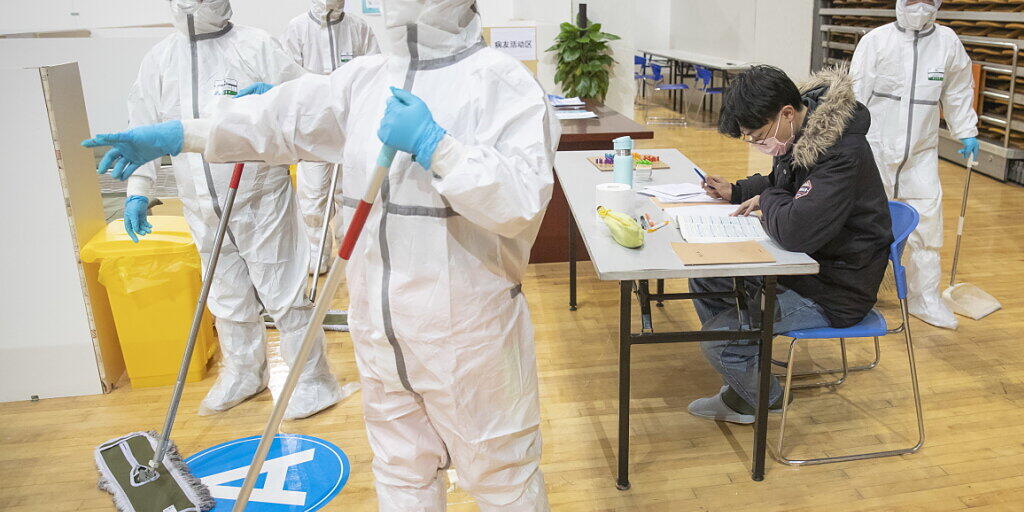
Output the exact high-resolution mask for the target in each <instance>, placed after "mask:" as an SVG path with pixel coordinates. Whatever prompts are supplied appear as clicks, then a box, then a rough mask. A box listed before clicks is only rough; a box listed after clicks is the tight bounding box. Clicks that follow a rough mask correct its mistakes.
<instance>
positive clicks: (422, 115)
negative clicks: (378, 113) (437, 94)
mask: <svg viewBox="0 0 1024 512" xmlns="http://www.w3.org/2000/svg"><path fill="white" fill-rule="evenodd" d="M391 94H393V95H394V96H392V97H391V98H390V99H388V108H387V110H386V111H385V112H384V119H382V120H381V122H380V129H378V130H377V137H378V138H380V140H381V142H383V143H384V144H387V145H389V146H391V147H394V148H395V149H398V150H400V151H405V152H406V153H409V154H411V155H413V160H416V162H417V163H418V164H420V165H422V166H423V168H424V169H430V159H431V158H433V156H434V150H435V149H437V144H438V143H439V142H441V139H442V138H443V137H444V134H445V131H444V128H441V127H440V126H438V125H437V123H435V122H434V116H433V115H431V114H430V109H429V108H428V107H427V104H426V103H423V100H421V99H419V98H418V97H416V95H414V94H413V93H411V92H409V91H406V90H403V89H399V88H397V87H392V88H391Z"/></svg>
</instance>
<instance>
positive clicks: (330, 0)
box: [309, 0, 345, 21]
mask: <svg viewBox="0 0 1024 512" xmlns="http://www.w3.org/2000/svg"><path fill="white" fill-rule="evenodd" d="M309 13H310V14H312V15H313V17H314V18H316V19H317V20H318V21H325V20H327V13H331V20H332V21H333V20H338V19H341V18H342V17H343V16H344V15H345V0H313V6H312V7H310V9H309Z"/></svg>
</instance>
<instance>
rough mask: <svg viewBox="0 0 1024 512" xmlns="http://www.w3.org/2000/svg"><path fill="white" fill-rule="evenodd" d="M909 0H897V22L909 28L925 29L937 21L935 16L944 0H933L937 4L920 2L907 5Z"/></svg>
mask: <svg viewBox="0 0 1024 512" xmlns="http://www.w3.org/2000/svg"><path fill="white" fill-rule="evenodd" d="M908 2H909V0H899V1H898V2H896V23H897V24H899V26H900V27H902V28H905V29H907V30H923V29H924V28H925V27H927V26H928V25H931V24H932V23H935V16H936V15H937V14H938V12H939V7H940V6H942V0H932V2H933V3H934V4H935V5H929V4H925V3H918V4H914V5H907V3H908Z"/></svg>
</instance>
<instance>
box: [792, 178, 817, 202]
mask: <svg viewBox="0 0 1024 512" xmlns="http://www.w3.org/2000/svg"><path fill="white" fill-rule="evenodd" d="M813 188H814V185H813V184H812V183H811V180H807V181H805V182H804V184H803V185H800V190H797V191H796V196H794V197H793V199H800V198H801V197H803V196H806V195H807V194H810V193H811V190H812V189H813Z"/></svg>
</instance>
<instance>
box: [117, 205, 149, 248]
mask: <svg viewBox="0 0 1024 512" xmlns="http://www.w3.org/2000/svg"><path fill="white" fill-rule="evenodd" d="M148 211H149V198H148V197H146V196H131V197H129V198H128V199H125V200H124V230H125V232H126V233H128V236H129V237H131V239H132V242H135V243H139V237H140V236H146V235H148V234H150V233H152V232H153V225H152V224H150V223H149V221H147V220H146V215H148Z"/></svg>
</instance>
